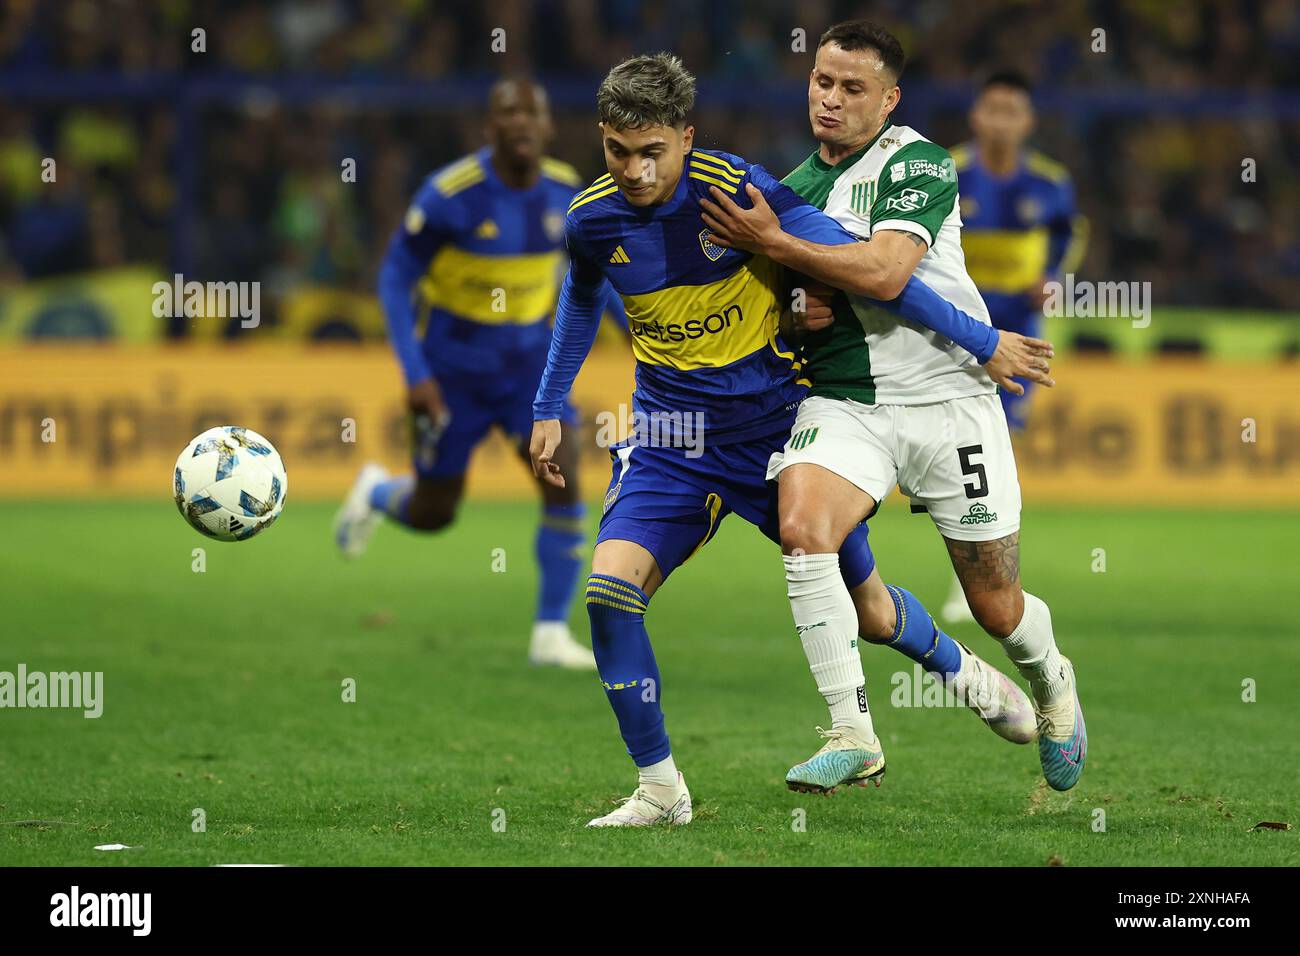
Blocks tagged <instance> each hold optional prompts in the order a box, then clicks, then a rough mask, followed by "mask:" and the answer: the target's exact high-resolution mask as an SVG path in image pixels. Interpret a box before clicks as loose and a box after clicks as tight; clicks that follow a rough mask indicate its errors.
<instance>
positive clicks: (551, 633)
mask: <svg viewBox="0 0 1300 956" xmlns="http://www.w3.org/2000/svg"><path fill="white" fill-rule="evenodd" d="M528 663H530V664H533V665H535V666H538V667H563V668H566V669H568V670H580V671H594V670H595V669H596V657H595V655H593V654H592V653H591V648H590V647H583V646H582V645H581V644H579V643H578V642H577V641H575V640H574V639H573V634H571V633H570V632H569V625H568V624H565V623H564V622H563V621H537V622H536V623H534V624H533V636H532V639H531V640H530V641H529V642H528Z"/></svg>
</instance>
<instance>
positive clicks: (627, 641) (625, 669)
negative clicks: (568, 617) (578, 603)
mask: <svg viewBox="0 0 1300 956" xmlns="http://www.w3.org/2000/svg"><path fill="white" fill-rule="evenodd" d="M648 603H649V598H647V597H646V596H645V593H644V592H643V591H642V590H641V589H640V588H638V587H636V586H635V585H632V584H629V583H628V582H626V581H622V580H620V579H618V578H616V577H612V576H610V575H607V574H593V575H591V577H589V578H587V614H588V616H589V617H590V618H591V649H592V651H593V652H594V653H595V655H596V667H597V669H598V670H599V671H600V681H601V684H603V685H604V687H605V696H606V697H608V698H609V705H610V706H611V707H613V708H614V716H615V717H617V718H618V729H619V733H621V734H622V735H623V742H624V743H625V744H627V752H628V755H629V756H630V757H631V758H632V760H633V762H635V763H636V765H637V766H638V767H648V766H650V765H651V764H656V763H658V762H659V761H661V760H663V759H665V758H666V757H668V756H669V754H670V753H671V752H672V750H671V748H670V747H669V746H668V731H666V730H665V729H664V713H663V709H662V708H661V707H660V697H661V696H662V694H661V691H662V688H661V687H660V686H659V665H658V664H656V663H655V655H654V651H653V650H651V648H650V635H649V634H647V633H646V629H645V612H646V607H647V605H648Z"/></svg>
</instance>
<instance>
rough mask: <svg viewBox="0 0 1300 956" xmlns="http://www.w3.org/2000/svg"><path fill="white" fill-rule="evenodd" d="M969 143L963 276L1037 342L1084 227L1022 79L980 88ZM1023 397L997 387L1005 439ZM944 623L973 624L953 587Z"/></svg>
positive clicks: (964, 153)
mask: <svg viewBox="0 0 1300 956" xmlns="http://www.w3.org/2000/svg"><path fill="white" fill-rule="evenodd" d="M970 125H971V130H972V132H973V133H974V134H975V138H974V140H972V141H971V142H969V143H963V144H961V145H960V146H957V147H954V149H953V150H952V160H953V164H954V166H955V167H956V170H957V176H958V179H959V185H960V187H961V218H962V235H961V244H962V250H963V251H964V252H965V254H966V269H967V271H968V272H969V273H970V276H971V278H972V279H974V280H975V285H976V287H977V288H978V289H979V290H980V294H981V295H982V296H983V297H984V301H985V303H986V304H987V305H988V307H989V317H990V318H991V319H992V320H993V325H994V327H995V328H999V329H1006V330H1008V331H1010V332H1019V333H1020V334H1021V335H1028V336H1031V337H1035V338H1036V337H1038V334H1039V331H1040V327H1041V325H1042V316H1043V301H1044V299H1045V298H1046V293H1045V292H1044V291H1043V285H1044V283H1047V282H1051V281H1054V280H1059V279H1060V278H1061V275H1062V273H1064V272H1069V271H1071V270H1073V269H1074V268H1076V267H1077V265H1078V263H1079V261H1080V260H1081V259H1082V258H1083V247H1084V243H1085V238H1086V230H1087V222H1086V220H1084V219H1083V218H1082V217H1081V216H1079V215H1077V213H1076V210H1075V203H1074V186H1073V184H1072V183H1071V182H1070V175H1069V173H1068V172H1066V169H1065V167H1064V166H1062V165H1061V164H1060V163H1056V162H1053V161H1052V160H1050V159H1048V158H1047V157H1046V156H1044V155H1043V154H1042V153H1040V152H1038V151H1037V150H1034V149H1030V148H1028V146H1027V143H1028V140H1029V137H1030V136H1031V135H1032V134H1033V131H1034V104H1033V99H1032V91H1031V90H1030V86H1029V81H1028V80H1027V79H1025V77H1024V76H1022V75H1021V74H1019V73H1016V72H1013V71H1010V70H1005V71H999V72H996V73H993V74H992V75H990V76H989V77H988V79H987V80H985V81H984V85H983V87H982V89H981V90H980V94H979V96H978V97H977V98H976V100H975V103H974V105H973V106H972V107H971V111H970ZM1016 381H1017V382H1019V383H1020V385H1021V386H1022V387H1023V388H1024V390H1025V391H1024V394H1021V395H1016V394H1013V393H1011V392H1010V391H1008V390H1007V389H1001V391H1000V394H1001V398H1002V408H1003V410H1004V411H1005V412H1006V413H1007V425H1008V426H1009V427H1010V428H1011V430H1012V432H1016V431H1018V430H1020V429H1022V428H1024V427H1025V420H1026V415H1027V412H1028V410H1029V396H1030V394H1031V390H1032V388H1033V383H1032V382H1030V381H1029V380H1028V379H1017V380H1016ZM941 613H942V615H943V617H944V619H945V620H948V621H952V622H956V621H962V620H967V621H968V620H971V613H970V608H969V607H968V606H967V604H966V597H965V595H964V594H963V593H962V588H961V582H959V581H957V580H956V579H954V580H953V586H952V591H951V593H950V594H949V596H948V600H947V601H946V602H945V603H944V606H943V610H942V612H941Z"/></svg>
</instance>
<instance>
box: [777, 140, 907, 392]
mask: <svg viewBox="0 0 1300 956" xmlns="http://www.w3.org/2000/svg"><path fill="white" fill-rule="evenodd" d="M889 125H890V124H889V123H888V122H886V123H885V125H884V126H883V127H881V130H880V132H879V133H877V134H876V135H875V136H874V137H873V138H872V140H871V142H869V143H867V144H866V145H865V146H863V147H862V148H861V149H859V150H857V151H856V152H854V153H853V154H851V155H849V156H845V157H844V159H842V160H840V161H839V162H838V163H836V164H835V165H834V166H831V165H829V164H828V163H827V162H825V161H824V160H823V159H822V158H821V156H819V155H818V153H817V151H814V152H813V154H812V155H811V156H809V157H808V158H807V159H805V160H804V161H803V162H802V163H800V164H799V165H798V166H796V167H795V168H794V169H793V170H792V171H791V172H790V174H789V175H788V176H786V177H785V179H783V180H781V181H782V182H783V183H785V184H786V185H787V186H789V187H790V188H791V189H792V190H794V191H795V193H797V194H798V195H799V196H800V198H802V199H803V200H804V201H805V202H807V203H809V204H811V205H813V206H816V207H817V208H818V209H821V210H825V209H826V201H827V200H828V199H829V198H830V195H831V190H832V189H833V188H834V187H835V183H836V181H837V180H838V179H839V178H840V176H841V175H842V174H843V173H845V172H847V171H848V170H849V169H850V168H851V167H852V166H853V164H854V163H856V162H857V161H858V160H859V159H861V158H862V156H863V154H864V153H866V151H867V150H869V149H870V148H871V147H872V146H874V145H875V143H876V140H877V139H879V138H880V136H881V133H884V131H885V130H887V129H888V128H889ZM850 190H851V196H850V199H851V203H852V208H853V210H854V212H860V213H863V214H866V213H868V212H869V211H870V210H871V207H872V205H873V204H874V203H875V201H876V183H875V182H874V181H871V182H868V181H866V180H864V181H862V182H860V183H854V184H853V185H852V186H851V187H850ZM859 203H861V208H859ZM831 311H832V312H834V314H835V321H834V322H832V323H831V324H830V325H829V326H828V327H827V328H825V329H822V330H821V331H820V332H810V333H808V334H807V335H805V336H804V338H803V357H804V367H803V375H804V377H805V378H807V379H808V380H809V381H810V382H812V387H811V388H810V389H809V390H808V394H809V395H821V396H823V397H825V398H851V399H853V400H854V401H857V402H863V403H865V404H868V405H870V404H872V403H874V402H875V400H876V380H875V378H874V377H873V376H872V374H871V349H870V347H869V346H868V345H867V339H866V333H865V332H863V330H862V323H861V322H860V321H858V316H857V314H856V313H855V312H854V311H853V307H852V306H850V305H849V300H848V297H847V296H845V295H844V293H842V292H838V293H836V295H835V301H834V302H832V303H831Z"/></svg>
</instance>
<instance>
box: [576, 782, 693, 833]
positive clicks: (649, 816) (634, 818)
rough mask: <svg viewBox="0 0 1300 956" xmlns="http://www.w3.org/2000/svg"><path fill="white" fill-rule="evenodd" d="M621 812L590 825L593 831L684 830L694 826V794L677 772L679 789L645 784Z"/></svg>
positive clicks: (626, 801) (620, 807)
mask: <svg viewBox="0 0 1300 956" xmlns="http://www.w3.org/2000/svg"><path fill="white" fill-rule="evenodd" d="M619 804H620V805H619V808H618V809H617V810H614V811H611V812H610V813H607V814H605V815H604V816H603V817H596V819H594V820H592V821H590V822H588V824H587V826H589V827H653V826H657V825H658V824H661V823H663V824H668V825H670V826H682V825H684V824H687V823H690V822H691V792H690V791H689V790H687V789H686V780H685V778H684V777H682V774H681V771H678V772H677V786H675V787H659V786H655V785H654V784H648V783H643V784H641V786H639V787H637V788H636V790H635V791H633V793H632V796H630V797H624V798H623V799H622V800H620V801H619Z"/></svg>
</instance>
